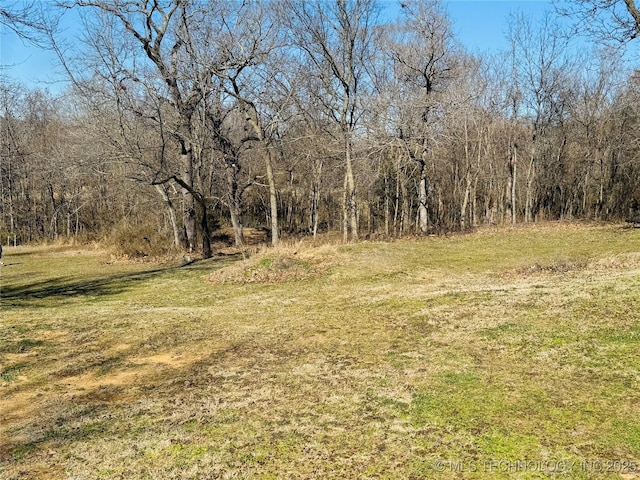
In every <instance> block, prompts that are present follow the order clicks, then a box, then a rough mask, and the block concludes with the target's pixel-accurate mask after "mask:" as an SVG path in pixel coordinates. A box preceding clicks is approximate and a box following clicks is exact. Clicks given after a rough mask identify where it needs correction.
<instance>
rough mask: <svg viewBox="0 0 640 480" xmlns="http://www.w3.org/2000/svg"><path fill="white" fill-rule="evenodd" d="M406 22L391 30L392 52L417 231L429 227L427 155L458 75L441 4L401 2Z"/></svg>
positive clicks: (434, 0)
mask: <svg viewBox="0 0 640 480" xmlns="http://www.w3.org/2000/svg"><path fill="white" fill-rule="evenodd" d="M402 8H403V11H402V12H403V17H402V20H401V21H400V22H399V23H398V24H396V25H395V26H394V28H393V32H392V37H391V42H390V47H389V51H390V52H389V53H390V55H391V59H392V62H393V64H394V71H395V72H396V75H397V76H398V77H399V80H400V81H401V82H402V83H403V84H404V86H403V87H401V88H400V91H399V92H398V93H399V97H400V98H402V99H403V100H401V101H400V105H399V108H400V110H401V112H402V113H401V116H402V117H403V118H404V119H405V122H403V124H402V125H400V126H399V139H400V141H401V142H402V144H403V145H404V148H405V150H406V153H407V155H408V156H409V158H410V159H411V160H412V161H414V162H416V163H417V165H418V168H419V181H418V185H417V196H418V227H419V229H420V231H421V232H423V233H426V232H427V231H428V228H429V222H428V218H429V213H428V206H427V200H428V191H429V188H430V186H429V178H428V177H429V173H428V172H429V162H428V157H429V152H430V148H431V146H432V142H433V138H432V135H433V131H434V124H436V123H438V122H439V117H440V114H441V112H442V93H443V92H444V91H445V90H446V89H447V88H448V84H449V83H450V82H451V80H452V79H453V78H454V77H455V75H456V63H458V59H457V58H456V53H457V52H456V46H455V42H454V38H453V30H452V27H451V23H450V21H449V18H448V17H447V15H446V13H445V12H444V10H443V9H442V6H441V4H440V2H439V1H438V0H431V1H427V2H423V1H408V2H403V3H402Z"/></svg>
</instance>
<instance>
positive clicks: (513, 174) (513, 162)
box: [508, 145, 518, 224]
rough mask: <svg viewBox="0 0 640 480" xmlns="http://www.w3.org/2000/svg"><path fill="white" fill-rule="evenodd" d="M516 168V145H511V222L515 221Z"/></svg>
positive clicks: (509, 186)
mask: <svg viewBox="0 0 640 480" xmlns="http://www.w3.org/2000/svg"><path fill="white" fill-rule="evenodd" d="M517 168H518V147H517V146H515V145H513V153H512V155H511V158H510V159H509V183H508V190H509V195H510V197H511V223H513V224H515V223H516V222H517V217H516V178H517Z"/></svg>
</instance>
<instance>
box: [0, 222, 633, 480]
mask: <svg viewBox="0 0 640 480" xmlns="http://www.w3.org/2000/svg"><path fill="white" fill-rule="evenodd" d="M4 262H5V264H6V265H5V266H4V267H2V269H1V270H0V272H1V273H0V275H1V284H2V285H1V292H0V304H1V308H2V313H1V324H0V478H2V479H14V478H15V479H26V478H42V479H56V478H74V479H76V478H78V479H79V478H83V479H84V478H86V479H93V478H114V479H116V478H126V479H143V478H148V479H169V478H179V479H189V478H194V479H195V478H200V479H214V478H215V479H217V478H265V479H266V478H274V479H275V478H335V479H341V478H388V479H392V478H393V479H396V478H412V479H418V478H424V479H431V478H452V477H454V476H455V477H456V478H585V479H591V478H640V229H627V228H623V226H620V225H604V226H603V225H579V224H569V225H564V224H545V225H542V226H540V225H539V226H534V227H518V228H503V229H495V230H486V231H480V232H478V233H474V234H470V235H464V236H462V235H460V236H453V237H450V238H436V237H432V238H426V239H409V240H397V241H390V242H363V243H360V244H356V245H350V246H337V245H323V246H317V247H314V246H312V245H311V242H308V243H304V242H299V243H294V244H292V245H291V246H289V247H282V248H279V249H276V250H266V251H263V252H260V253H258V254H256V255H254V256H253V257H251V258H249V259H248V260H244V261H243V260H241V258H239V257H230V256H221V257H216V258H214V259H211V260H207V261H200V262H195V263H193V264H190V265H187V266H180V264H179V263H176V264H151V263H132V262H123V261H112V260H111V259H110V258H109V256H108V255H107V254H105V253H102V252H100V251H91V250H81V249H74V248H63V247H18V248H6V249H5V258H4ZM214 271H217V272H218V273H215V274H214V275H211V276H210V275H209V274H210V273H212V272H214ZM563 462H564V463H563ZM452 470H455V472H452Z"/></svg>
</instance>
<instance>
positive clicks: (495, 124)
mask: <svg viewBox="0 0 640 480" xmlns="http://www.w3.org/2000/svg"><path fill="white" fill-rule="evenodd" d="M611 3H612V2H602V4H601V5H598V2H595V1H591V2H587V1H583V2H576V4H578V6H580V7H583V10H581V11H580V12H581V14H582V15H583V17H584V18H586V15H587V14H588V13H589V12H591V14H593V15H602V14H603V13H606V12H604V11H603V12H600V13H598V12H596V10H594V8H592V7H593V6H594V5H595V6H600V7H601V8H602V9H604V8H605V6H606V5H609V4H611ZM613 3H614V4H615V3H616V2H613ZM583 4H584V5H583ZM587 4H591V5H587ZM618 4H619V5H617V7H616V8H618V9H619V10H617V11H615V12H613V13H615V14H616V16H615V18H620V19H625V18H626V19H627V21H628V25H627V29H626V30H620V29H621V28H622V26H619V25H618V26H616V25H612V26H611V28H610V29H609V30H607V32H605V33H611V34H612V35H616V36H617V39H618V40H622V42H619V43H620V44H622V45H628V46H632V45H633V43H632V42H633V41H636V42H637V40H634V38H635V37H636V36H637V31H640V28H638V24H640V22H637V23H634V19H635V18H636V17H635V16H634V15H633V14H634V11H633V10H632V8H631V7H635V4H634V2H633V1H631V0H627V1H626V2H618ZM625 5H629V9H626V10H625V9H624V6H625ZM57 6H58V7H59V8H60V9H62V10H60V11H64V9H76V10H77V11H78V12H79V14H80V18H81V19H82V22H81V23H82V39H81V41H77V40H76V41H74V44H73V45H71V44H65V40H64V38H63V37H62V36H61V35H59V33H58V32H56V30H55V29H54V28H53V27H51V24H47V23H46V22H44V21H43V22H42V23H38V22H36V21H35V20H33V18H31V19H30V22H21V21H20V19H18V20H17V21H16V19H13V20H11V22H12V23H11V24H12V25H13V27H14V28H19V27H21V26H24V25H27V27H25V28H28V27H32V26H33V25H34V24H36V27H37V28H41V31H40V32H39V33H40V37H39V38H40V39H43V38H44V39H45V40H41V41H42V42H43V43H47V46H48V48H53V49H54V50H55V51H56V52H58V54H59V58H60V60H61V64H62V66H63V67H64V69H65V71H66V72H67V75H68V78H69V79H70V85H71V86H70V87H69V88H68V89H67V90H66V91H64V92H63V93H60V94H55V95H54V94H51V93H50V92H48V91H47V90H46V89H45V90H42V89H33V88H27V87H26V86H25V85H22V84H20V83H18V82H16V81H13V80H12V79H11V78H10V76H9V75H3V76H2V78H1V81H0V129H1V132H2V133H1V136H2V143H1V145H0V201H1V206H0V239H3V240H4V239H9V240H10V241H12V242H16V243H24V242H34V241H43V240H55V239H59V238H65V239H71V238H79V239H82V240H83V241H87V240H103V241H112V242H117V241H120V240H121V239H122V238H132V237H135V238H138V239H143V241H144V242H147V243H149V244H151V243H155V244H156V245H158V246H159V247H158V248H162V249H165V250H171V249H176V250H182V249H187V250H191V251H198V252H200V253H201V254H202V255H203V256H205V257H208V256H210V255H212V254H213V252H214V249H215V241H216V240H217V239H220V238H221V234H220V231H221V229H223V227H224V229H223V231H225V232H232V233H231V234H230V241H232V242H233V243H235V244H237V245H242V244H243V243H244V242H245V238H244V232H245V228H246V227H252V228H254V229H264V230H265V231H266V232H267V233H268V238H269V239H270V241H271V242H272V243H273V244H276V243H278V241H279V240H280V238H281V236H282V235H313V236H315V235H318V234H319V233H321V232H325V231H340V232H342V235H343V238H344V240H345V241H356V240H358V239H360V238H363V237H369V236H401V235H408V234H430V233H440V232H447V231H460V230H462V231H464V230H468V229H471V228H473V227H475V226H479V225H490V224H504V223H518V222H535V221H540V220H548V219H589V220H591V219H595V220H624V219H629V218H631V217H634V216H637V212H638V204H639V202H640V184H639V182H638V179H640V135H639V134H638V132H640V71H639V70H637V69H634V68H633V65H632V66H631V67H629V65H628V62H625V61H624V57H623V55H622V52H621V49H620V48H616V47H615V46H614V45H612V44H611V43H599V44H596V43H593V44H589V45H590V46H589V48H585V45H587V43H586V41H585V40H582V42H581V43H579V45H580V48H577V46H576V45H578V44H577V43H576V34H575V32H571V31H570V30H568V29H567V28H566V27H565V26H564V25H566V22H561V21H560V19H559V17H558V16H557V14H554V13H549V14H547V15H546V16H544V17H543V18H542V19H541V20H540V21H533V20H531V19H529V18H527V17H526V16H524V15H522V14H514V15H512V16H511V17H510V18H509V23H508V25H509V28H508V32H507V33H506V35H507V39H508V45H509V49H508V50H506V51H504V52H498V53H495V54H491V55H489V54H472V53H470V52H469V51H467V50H465V48H463V46H462V45H461V44H460V43H459V42H458V40H457V39H456V36H455V34H454V27H453V25H452V23H451V20H450V18H449V17H448V15H447V12H446V9H445V8H444V7H443V5H442V4H441V3H440V2H438V1H436V0H427V1H413V0H408V1H403V2H402V3H401V4H399V5H398V6H397V12H396V11H394V13H393V14H390V13H389V12H387V11H385V10H384V9H383V8H382V6H381V4H379V3H378V2H376V1H374V0H335V1H320V0H309V1H302V0H281V1H271V2H253V1H242V2H240V1H238V2H236V1H231V0H223V1H221V0H206V1H205V0H198V1H195V0H165V1H161V0H129V1H126V2H125V1H123V0H76V1H73V2H71V1H70V2H60V3H59V4H57ZM580 12H577V11H574V12H557V13H564V14H565V15H570V16H572V18H575V19H576V20H577V22H576V23H575V25H578V26H579V25H580V21H581V20H582V19H583V17H581V16H580V15H579V14H578V13H580ZM594 12H595V13H594ZM0 13H1V12H0ZM5 13H6V11H5ZM29 13H31V12H27V14H29ZM609 13H611V12H609ZM635 13H637V9H636V10H635ZM624 15H627V16H626V17H625V16H624ZM5 17H6V18H9V17H7V16H5ZM594 18H598V19H600V18H603V17H602V16H598V17H594ZM638 18H640V17H638ZM589 25H596V23H594V22H591V23H589ZM634 27H635V28H636V30H634ZM37 28H36V30H37ZM600 28H601V30H599V31H598V32H596V33H594V32H587V33H591V34H592V37H593V36H594V35H596V34H598V35H600V36H601V37H602V36H603V32H604V30H603V28H604V27H602V26H600ZM616 28H618V29H616ZM583 30H584V29H583ZM29 32H33V30H29ZM34 35H35V33H34ZM9 74H10V70H9Z"/></svg>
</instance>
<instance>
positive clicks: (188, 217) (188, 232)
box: [180, 144, 196, 253]
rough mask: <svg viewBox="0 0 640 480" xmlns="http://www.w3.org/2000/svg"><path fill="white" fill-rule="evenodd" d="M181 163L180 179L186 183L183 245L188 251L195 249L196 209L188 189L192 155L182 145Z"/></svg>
mask: <svg viewBox="0 0 640 480" xmlns="http://www.w3.org/2000/svg"><path fill="white" fill-rule="evenodd" d="M180 160H181V163H182V172H181V180H182V181H183V182H184V183H185V184H186V185H187V187H182V197H183V200H182V216H183V224H184V233H185V246H186V248H187V249H188V250H189V253H191V252H193V251H194V250H195V242H196V209H195V199H194V198H193V194H192V193H191V192H190V191H189V190H190V189H191V190H192V189H193V155H192V152H191V151H189V150H187V149H186V146H185V145H184V144H183V145H182V153H181V155H180Z"/></svg>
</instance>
